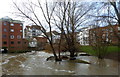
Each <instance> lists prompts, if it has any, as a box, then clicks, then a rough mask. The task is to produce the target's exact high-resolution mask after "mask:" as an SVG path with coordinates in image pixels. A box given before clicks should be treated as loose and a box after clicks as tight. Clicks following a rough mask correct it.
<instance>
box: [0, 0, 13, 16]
mask: <svg viewBox="0 0 120 77" xmlns="http://www.w3.org/2000/svg"><path fill="white" fill-rule="evenodd" d="M11 4H12V0H0V18H2V17H4V16H11V13H10V11H11V10H12V5H11Z"/></svg>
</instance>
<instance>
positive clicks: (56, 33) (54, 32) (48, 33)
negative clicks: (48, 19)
mask: <svg viewBox="0 0 120 77" xmlns="http://www.w3.org/2000/svg"><path fill="white" fill-rule="evenodd" d="M51 32H52V33H53V34H55V35H60V33H58V32H57V31H51ZM47 35H48V36H50V32H47Z"/></svg>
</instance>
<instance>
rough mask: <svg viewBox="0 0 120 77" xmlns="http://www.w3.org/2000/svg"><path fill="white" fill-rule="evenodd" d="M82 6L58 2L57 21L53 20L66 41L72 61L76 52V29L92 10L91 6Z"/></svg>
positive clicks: (80, 4)
mask: <svg viewBox="0 0 120 77" xmlns="http://www.w3.org/2000/svg"><path fill="white" fill-rule="evenodd" d="M84 4H85V3H81V2H78V3H77V2H72V1H68V2H67V1H66V2H60V3H59V6H58V7H59V11H57V14H55V15H56V17H57V18H58V19H57V20H56V19H55V18H54V21H56V22H55V24H56V25H57V27H58V29H59V30H60V31H61V34H62V36H64V38H65V40H66V43H67V46H68V47H67V48H68V49H67V50H68V51H69V52H70V57H71V59H74V56H75V52H76V51H77V48H76V44H77V36H76V35H77V34H76V32H77V29H78V28H79V27H80V26H81V24H83V23H84V21H86V20H87V19H86V18H85V16H86V15H87V13H89V11H90V10H91V9H92V5H88V6H84ZM57 21H58V22H59V23H57ZM62 36H61V37H62Z"/></svg>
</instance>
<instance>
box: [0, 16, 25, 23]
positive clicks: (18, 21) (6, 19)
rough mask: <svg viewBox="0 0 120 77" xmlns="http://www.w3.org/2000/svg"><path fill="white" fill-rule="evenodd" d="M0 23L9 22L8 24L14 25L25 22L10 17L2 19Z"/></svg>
mask: <svg viewBox="0 0 120 77" xmlns="http://www.w3.org/2000/svg"><path fill="white" fill-rule="evenodd" d="M0 21H8V22H12V23H23V21H20V20H13V19H12V18H10V17H8V16H6V17H3V18H1V19H0Z"/></svg>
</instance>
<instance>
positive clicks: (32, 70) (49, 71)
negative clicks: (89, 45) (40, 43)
mask: <svg viewBox="0 0 120 77" xmlns="http://www.w3.org/2000/svg"><path fill="white" fill-rule="evenodd" d="M49 56H53V55H52V54H49V53H45V52H42V51H41V52H36V53H34V54H33V53H23V54H3V61H2V67H3V68H2V71H3V74H7V75H118V62H116V61H113V60H109V59H105V60H98V59H97V58H96V57H92V56H80V57H78V58H77V59H80V60H85V61H88V62H90V63H91V64H83V63H74V62H69V61H62V62H54V61H46V58H47V57H49Z"/></svg>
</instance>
